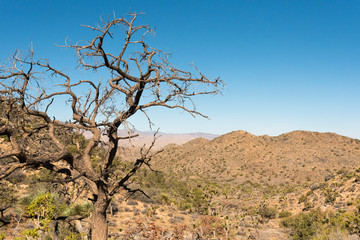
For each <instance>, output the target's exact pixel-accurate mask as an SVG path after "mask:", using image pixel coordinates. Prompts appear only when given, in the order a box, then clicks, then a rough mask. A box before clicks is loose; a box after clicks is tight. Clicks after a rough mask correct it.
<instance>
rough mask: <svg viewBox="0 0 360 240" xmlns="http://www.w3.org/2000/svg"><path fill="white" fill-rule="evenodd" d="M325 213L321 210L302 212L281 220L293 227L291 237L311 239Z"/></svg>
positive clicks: (285, 224)
mask: <svg viewBox="0 0 360 240" xmlns="http://www.w3.org/2000/svg"><path fill="white" fill-rule="evenodd" d="M321 220H323V215H322V213H321V212H320V211H318V210H317V211H311V212H309V213H300V214H297V215H294V216H292V217H289V218H286V219H284V220H283V221H281V224H282V225H283V226H284V227H286V228H290V229H291V237H292V239H295V240H306V239H311V237H312V236H314V235H315V233H316V231H317V229H318V228H319V226H320V225H321Z"/></svg>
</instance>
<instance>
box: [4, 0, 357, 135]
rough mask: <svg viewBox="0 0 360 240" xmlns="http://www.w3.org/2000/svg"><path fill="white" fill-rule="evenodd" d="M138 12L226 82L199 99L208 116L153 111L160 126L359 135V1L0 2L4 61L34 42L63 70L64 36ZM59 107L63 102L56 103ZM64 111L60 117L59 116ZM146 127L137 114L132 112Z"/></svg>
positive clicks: (179, 61)
mask: <svg viewBox="0 0 360 240" xmlns="http://www.w3.org/2000/svg"><path fill="white" fill-rule="evenodd" d="M129 11H136V12H144V13H146V15H143V16H142V17H141V18H140V19H139V23H148V24H150V25H151V26H153V27H156V37H155V39H154V40H153V43H154V44H155V45H156V46H157V47H159V48H161V49H164V50H167V51H168V52H171V53H174V55H173V57H172V61H173V63H174V64H175V65H176V66H178V67H181V68H184V69H190V68H191V66H190V63H192V62H194V63H195V64H196V65H197V66H198V67H199V68H200V70H201V71H202V72H203V73H205V74H206V75H208V76H210V77H217V76H220V77H221V78H222V79H223V80H225V81H226V83H227V88H226V89H225V91H224V92H223V96H215V97H205V98H199V99H196V102H197V106H198V109H199V110H200V111H201V112H203V113H204V114H206V115H208V116H210V118H211V120H206V119H201V118H196V119H193V118H192V117H190V116H188V115H187V114H185V113H183V112H179V111H167V110H159V109H156V110H154V111H151V113H150V114H151V117H152V119H153V122H154V123H155V124H156V126H158V127H160V131H162V132H176V133H181V132H208V133H218V134H219V133H226V132H229V131H233V130H239V129H242V130H246V131H249V132H251V133H253V134H257V135H262V134H269V135H278V134H282V133H285V132H288V131H293V130H310V131H320V132H336V133H338V134H342V135H345V136H350V137H354V138H360V0H346V1H343V0H339V1H332V0H323V1H321V0H287V1H281V0H277V1H271V0H262V1H257V0H247V1H245V0H242V1H240V0H233V1H230V0H221V1H220V0H219V1H214V0H207V1H195V0H182V1H179V0H177V1H175V0H174V1H173V0H163V1H151V0H141V1H140V0H116V1H108V0H103V1H92V0H86V1H85V0H76V1H60V0H58V1H52V0H46V1H45V0H37V1H35V0H33V1H30V0H21V1H19V0H12V1H10V0H0V22H1V31H0V37H1V38H0V39H1V40H0V41H1V44H0V58H1V59H2V60H3V59H5V58H7V56H8V55H9V54H11V53H12V52H13V51H14V50H15V49H16V48H19V49H27V48H28V46H29V45H30V43H31V42H32V43H33V45H34V46H35V50H36V52H37V55H38V56H39V57H47V58H49V59H50V60H51V61H53V62H54V64H56V66H58V67H60V68H61V69H64V70H65V71H67V72H71V71H73V70H74V66H72V65H70V64H69V63H71V57H73V56H74V54H73V53H72V52H70V51H69V50H64V49H59V48H57V47H56V46H55V42H56V43H58V44H63V43H64V40H65V38H66V37H69V39H71V40H73V41H78V40H81V39H86V38H87V36H88V33H89V32H88V30H86V29H84V28H81V27H80V25H81V24H87V25H94V24H96V23H97V22H98V21H99V17H100V16H102V17H104V18H106V16H108V15H111V14H113V13H115V14H116V16H122V15H123V14H126V13H128V12H129ZM57 112H59V109H57ZM60 118H61V117H60ZM133 122H134V124H135V125H136V127H137V128H138V129H140V130H146V129H147V125H146V123H145V122H146V121H145V119H144V118H142V117H137V118H135V119H133Z"/></svg>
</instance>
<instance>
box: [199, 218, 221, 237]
mask: <svg viewBox="0 0 360 240" xmlns="http://www.w3.org/2000/svg"><path fill="white" fill-rule="evenodd" d="M195 227H196V231H197V233H198V234H199V235H200V237H203V238H204V239H209V238H211V237H214V239H218V238H219V237H220V238H221V237H222V236H224V235H225V233H226V229H225V227H224V224H223V223H222V221H221V219H220V218H219V217H217V216H201V217H200V219H199V222H198V223H197V225H196V226H195Z"/></svg>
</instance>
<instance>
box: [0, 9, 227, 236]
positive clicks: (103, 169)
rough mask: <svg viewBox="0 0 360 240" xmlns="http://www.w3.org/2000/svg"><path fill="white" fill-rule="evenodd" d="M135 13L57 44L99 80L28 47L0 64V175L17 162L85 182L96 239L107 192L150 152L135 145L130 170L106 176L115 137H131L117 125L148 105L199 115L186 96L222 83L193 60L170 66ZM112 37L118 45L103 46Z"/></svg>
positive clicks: (122, 183) (103, 231)
mask: <svg viewBox="0 0 360 240" xmlns="http://www.w3.org/2000/svg"><path fill="white" fill-rule="evenodd" d="M136 18H137V14H135V13H133V14H129V15H127V16H124V17H122V18H116V19H113V20H109V21H107V22H104V21H101V24H100V25H99V26H97V27H91V26H85V27H87V28H89V29H90V30H92V32H93V33H94V38H93V39H90V41H87V42H85V41H84V42H77V43H75V44H71V43H70V44H66V45H65V46H64V47H67V48H71V49H73V50H75V51H76V54H77V60H78V64H79V68H80V69H85V70H90V72H91V73H94V75H95V76H96V77H98V76H101V78H100V77H99V78H100V79H99V80H94V79H86V80H78V79H75V77H71V76H70V75H68V74H66V73H65V72H64V71H62V70H59V69H58V68H56V67H54V66H53V65H52V64H51V63H50V62H49V61H48V60H47V59H44V58H40V59H36V58H35V55H34V53H33V50H32V49H30V51H29V52H28V53H27V54H24V55H21V54H20V53H18V52H16V53H15V54H14V55H13V56H12V57H11V58H10V60H9V61H8V62H7V63H5V64H4V65H3V66H1V67H0V92H1V98H0V101H1V104H0V105H1V106H0V108H2V109H1V113H0V114H1V115H0V116H1V118H0V135H3V136H4V137H5V138H6V139H8V144H9V145H10V146H11V147H9V148H8V149H7V150H6V149H3V150H2V151H1V152H0V154H1V155H0V158H2V159H4V158H6V159H7V161H6V162H7V165H6V166H3V167H2V168H1V169H2V171H3V172H2V174H0V178H4V177H6V176H8V175H9V174H11V172H13V171H14V170H16V169H19V168H21V169H24V168H35V169H38V168H46V169H49V170H51V171H54V172H58V173H61V176H63V179H56V181H63V182H70V181H75V180H81V181H83V182H85V183H86V184H87V186H88V187H89V190H90V192H91V194H92V196H93V197H92V198H91V200H92V202H93V209H94V210H93V213H92V220H91V224H90V225H91V232H92V236H91V238H92V239H97V240H101V239H107V235H108V228H107V223H106V210H107V208H108V206H109V203H110V201H111V199H112V197H113V196H114V194H115V193H117V192H118V191H119V190H120V189H126V190H128V191H136V190H134V189H131V187H130V186H129V184H128V183H129V180H130V179H131V177H132V176H133V175H134V174H135V173H136V171H137V170H138V169H139V168H141V167H142V166H146V165H147V166H149V162H150V160H151V151H150V150H149V149H143V151H142V152H141V157H140V158H138V159H136V160H135V159H134V165H133V167H132V169H130V170H129V171H128V172H124V173H123V174H122V175H117V176H113V166H114V159H115V158H116V156H117V152H118V150H119V148H118V143H119V141H120V140H121V139H128V138H131V137H133V136H132V135H130V134H129V135H128V136H118V129H119V128H120V127H123V126H127V124H128V119H129V118H130V117H131V116H133V115H134V114H136V113H143V114H145V116H146V117H147V118H148V120H149V122H150V116H148V114H147V112H146V110H147V109H148V108H153V107H165V108H170V109H181V110H183V111H185V112H188V113H190V114H191V115H193V116H197V115H198V116H202V117H206V116H205V115H203V114H201V113H200V112H198V111H197V110H196V108H195V105H194V104H193V102H192V97H193V96H196V95H206V94H217V93H219V92H220V91H221V89H222V87H223V81H221V80H220V79H213V80H212V79H209V78H207V77H206V76H204V75H203V74H202V73H201V72H200V71H199V70H198V69H197V68H196V67H195V66H194V70H193V71H190V72H189V71H183V70H180V69H177V68H175V67H173V66H172V65H171V64H170V62H169V59H168V56H169V55H168V54H167V53H165V52H163V51H161V50H159V49H156V48H152V47H150V46H149V45H148V44H147V42H146V40H147V37H148V35H149V34H151V33H152V32H153V30H152V29H151V28H150V27H149V26H147V25H139V26H137V25H135V20H136ZM114 41H117V43H116V45H115V46H116V47H118V48H116V47H111V46H114V45H113V44H112V43H114ZM45 83H46V84H45ZM49 83H54V84H52V85H51V86H50V87H49ZM64 96H65V100H64ZM57 99H60V101H66V103H67V104H64V108H65V107H68V108H70V110H71V112H72V116H71V120H69V121H66V122H62V121H59V120H56V119H55V117H54V116H51V115H50V114H49V111H48V110H49V109H51V108H52V107H53V105H54V104H53V101H59V100H57ZM66 99H67V100H66ZM85 131H86V132H91V133H92V137H91V138H90V139H89V140H87V141H84V140H83V139H82V138H81V133H83V132H85ZM104 139H105V140H104ZM100 145H101V146H102V147H103V148H104V149H105V150H106V153H105V154H103V156H102V157H101V159H100V161H97V162H96V166H95V165H94V164H95V163H94V161H93V159H92V157H93V155H94V150H95V149H96V148H97V147H99V146H100ZM69 146H70V147H69ZM150 148H151V147H150ZM149 167H150V166H149ZM140 191H141V190H140Z"/></svg>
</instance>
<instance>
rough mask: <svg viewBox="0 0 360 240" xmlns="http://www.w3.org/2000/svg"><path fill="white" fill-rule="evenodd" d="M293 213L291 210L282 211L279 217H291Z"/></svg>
mask: <svg viewBox="0 0 360 240" xmlns="http://www.w3.org/2000/svg"><path fill="white" fill-rule="evenodd" d="M291 215H292V213H291V212H289V211H282V212H280V213H279V218H286V217H290V216H291Z"/></svg>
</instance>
